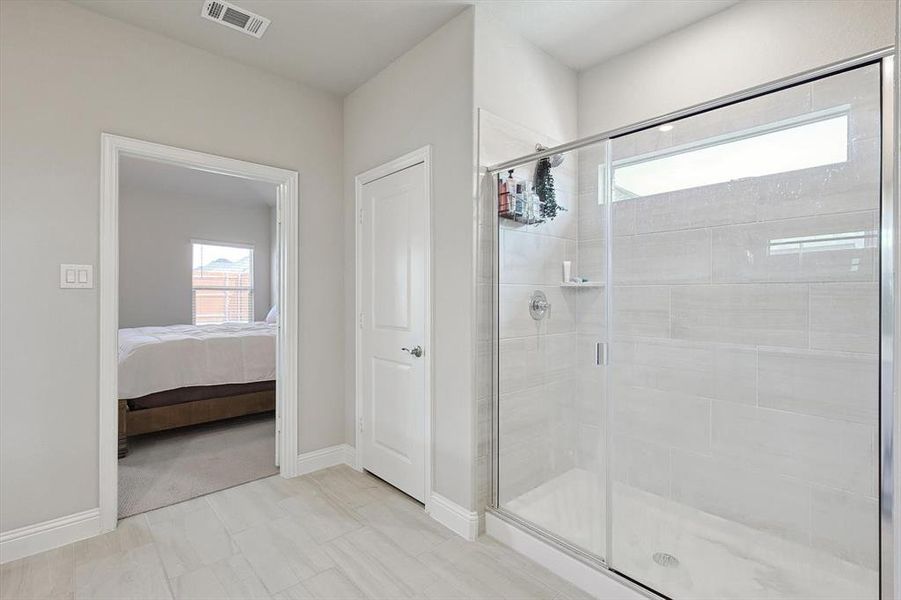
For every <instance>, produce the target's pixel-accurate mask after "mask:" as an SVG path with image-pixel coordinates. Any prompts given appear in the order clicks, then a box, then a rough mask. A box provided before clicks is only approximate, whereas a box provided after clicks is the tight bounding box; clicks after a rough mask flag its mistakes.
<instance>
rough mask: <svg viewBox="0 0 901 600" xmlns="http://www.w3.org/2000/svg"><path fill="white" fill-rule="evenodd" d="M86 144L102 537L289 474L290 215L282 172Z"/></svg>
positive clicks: (293, 254) (294, 254)
mask: <svg viewBox="0 0 901 600" xmlns="http://www.w3.org/2000/svg"><path fill="white" fill-rule="evenodd" d="M101 142H102V143H101V150H102V152H101V198H100V262H99V282H100V285H99V292H100V379H99V389H100V423H99V425H100V440H99V442H100V444H99V449H100V481H99V494H100V521H101V530H103V531H109V530H112V529H115V528H116V523H117V521H118V519H119V518H121V517H124V516H128V515H132V514H137V513H141V512H144V511H147V510H152V509H154V508H159V507H162V506H165V505H168V504H172V503H176V502H182V501H184V500H187V499H190V498H193V497H196V496H201V495H206V494H215V493H216V492H217V491H220V490H225V491H222V492H221V494H225V495H227V494H229V493H230V492H228V491H227V490H228V489H230V488H232V487H234V486H237V485H240V484H242V483H245V482H248V481H251V480H254V479H258V478H261V477H267V476H270V475H272V474H275V473H278V474H280V475H281V476H282V477H293V476H294V475H295V474H296V472H297V462H298V458H297V430H298V397H297V378H298V370H299V369H298V367H299V365H298V362H297V356H298V352H297V346H298V332H297V315H298V310H297V307H298V287H299V285H298V279H299V265H298V248H299V237H298V233H299V224H298V219H299V212H298V193H297V183H298V174H297V172H295V171H288V170H285V169H280V168H277V167H269V166H266V165H261V164H256V163H249V162H245V161H241V160H236V159H231V158H226V157H222V156H215V155H210V154H204V153H200V152H195V151H191V150H186V149H181V148H175V147H171V146H164V145H161V144H156V143H152V142H146V141H143V140H136V139H131V138H125V137H120V136H115V135H111V134H102V136H101ZM221 494H220V495H221ZM211 500H212V497H211ZM223 501H227V498H223Z"/></svg>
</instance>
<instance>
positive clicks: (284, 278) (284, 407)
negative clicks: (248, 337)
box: [98, 133, 300, 533]
mask: <svg viewBox="0 0 901 600" xmlns="http://www.w3.org/2000/svg"><path fill="white" fill-rule="evenodd" d="M121 156H131V157H138V158H144V159H148V160H155V161H159V162H165V163H169V164H173V165H178V166H182V167H186V168H191V169H197V170H201V171H207V172H210V173H219V174H223V175H231V176H235V177H241V178H245V179H253V180H256V181H266V182H269V183H273V184H275V185H276V195H277V199H276V207H277V209H276V212H277V220H278V228H279V229H278V269H279V289H278V306H279V331H278V352H277V360H278V363H277V366H276V378H277V386H276V394H277V402H278V411H277V412H278V417H277V420H278V422H279V434H278V444H279V448H278V451H277V455H276V456H277V458H276V460H277V461H278V464H279V472H280V475H281V476H282V477H285V478H290V477H294V476H296V475H297V468H298V467H297V460H296V458H297V448H298V412H299V398H298V394H297V387H298V386H297V382H298V378H299V373H298V367H299V362H298V358H297V357H298V354H299V327H298V324H297V319H298V315H299V278H300V260H299V259H300V254H299V248H300V239H299V233H300V228H299V219H300V210H299V208H300V207H299V197H298V174H297V172H296V171H289V170H286V169H280V168H277V167H271V166H267V165H261V164H256V163H250V162H247V161H243V160H238V159H233V158H227V157H223V156H216V155H212V154H205V153H203V152H196V151H193V150H186V149H183V148H176V147H174V146H166V145H163V144H157V143H154V142H149V141H145V140H138V139H133V138H126V137H122V136H117V135H112V134H109V133H103V134H101V172H100V256H99V275H100V277H99V286H98V293H99V296H100V327H99V329H100V335H99V338H100V344H99V346H100V347H99V397H100V407H99V431H100V435H99V466H100V473H99V490H98V493H99V507H98V512H99V531H98V533H103V532H106V531H112V530H113V529H115V528H116V523H117V509H118V474H117V473H118V458H117V443H118V441H117V440H118V407H117V400H118V367H117V365H118V343H117V338H118V330H119V283H118V282H119V260H118V257H119V224H118V223H119V220H118V213H119V159H120V157H121Z"/></svg>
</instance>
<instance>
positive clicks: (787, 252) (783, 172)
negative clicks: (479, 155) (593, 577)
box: [481, 54, 894, 599]
mask: <svg viewBox="0 0 901 600" xmlns="http://www.w3.org/2000/svg"><path fill="white" fill-rule="evenodd" d="M890 60H891V59H890V58H883V55H881V54H880V55H873V56H870V57H867V58H866V59H860V60H858V61H854V62H849V63H846V64H844V65H840V66H836V67H834V68H830V69H828V70H822V71H820V72H817V73H813V74H810V75H808V76H804V77H798V78H794V79H793V80H790V81H789V80H787V81H785V82H782V83H780V84H773V85H772V86H768V87H767V88H761V89H760V90H757V91H755V92H754V93H749V94H744V95H741V96H738V97H735V98H732V99H730V100H729V101H722V102H718V103H716V104H712V105H710V106H707V107H701V108H699V109H697V110H694V111H686V112H685V113H683V114H680V115H678V116H673V117H671V118H668V119H666V120H656V121H654V122H649V123H646V124H643V125H641V126H636V127H634V128H629V129H624V130H622V131H620V132H618V133H616V134H614V135H610V136H607V137H600V136H599V137H596V138H593V139H591V140H586V141H584V142H576V143H572V144H567V145H566V146H564V147H560V148H557V149H552V150H551V152H555V153H560V154H563V157H564V158H565V160H563V161H562V163H557V166H554V167H552V174H553V178H552V185H553V190H554V195H555V200H556V203H557V204H558V205H559V206H560V207H563V208H564V209H565V210H560V211H559V212H557V214H556V216H554V218H553V219H549V218H541V210H540V207H541V204H542V201H543V197H542V196H541V194H538V193H537V192H533V191H532V190H533V187H534V188H535V189H536V190H537V189H538V187H537V186H535V183H534V177H535V173H536V161H537V160H538V159H540V158H542V157H543V156H544V155H541V154H537V155H532V156H529V157H525V158H524V159H522V160H517V161H510V162H509V163H505V164H502V165H497V166H496V167H495V168H493V169H491V170H490V171H489V173H488V177H489V178H490V181H491V185H488V186H483V187H484V188H485V189H487V190H489V191H487V192H486V198H483V202H482V215H481V218H482V224H483V229H482V231H483V234H484V235H483V238H482V248H483V251H485V252H491V251H493V252H494V253H495V254H494V256H495V258H496V260H495V261H494V262H493V267H492V269H493V273H492V274H491V277H490V278H488V279H489V280H490V285H491V291H492V294H491V295H492V296H493V297H492V298H490V299H488V298H486V299H485V301H486V303H490V304H491V306H492V311H493V317H494V319H493V320H494V324H493V325H494V336H493V338H492V340H491V348H492V352H491V353H490V354H491V362H492V363H493V364H492V375H493V377H492V383H493V386H494V389H493V394H492V400H493V416H492V419H491V445H492V449H491V458H490V467H491V469H490V470H491V473H492V476H491V483H490V488H489V492H490V499H489V504H490V505H491V506H492V508H493V511H494V513H495V515H497V516H499V517H500V518H503V519H505V520H507V521H509V522H512V523H515V524H517V525H519V526H523V527H525V528H527V529H530V530H531V531H532V532H534V533H536V534H537V535H539V536H543V537H544V538H545V539H546V540H547V541H550V542H552V543H553V544H556V545H557V546H559V547H560V548H561V549H563V550H564V551H566V552H568V553H570V554H572V555H575V556H577V557H579V558H582V559H583V560H586V561H588V562H594V563H596V564H597V566H598V568H607V569H610V570H611V571H614V572H615V573H617V574H621V575H623V576H625V577H627V578H629V579H631V580H633V581H635V582H638V583H639V584H641V585H642V586H645V587H646V588H647V589H649V590H653V591H655V592H657V593H659V594H662V595H665V596H668V597H672V598H675V599H680V598H709V599H720V598H791V599H801V598H804V599H809V598H842V599H846V598H866V599H876V598H879V597H880V594H881V593H882V595H883V597H888V596H887V595H886V590H887V589H888V588H887V586H889V585H890V583H891V582H890V581H882V582H881V581H880V558H881V557H882V559H886V556H885V554H886V553H887V549H886V548H887V547H888V544H886V543H885V542H886V541H887V540H886V539H885V536H886V535H888V534H887V532H885V531H882V530H881V528H882V527H884V526H885V525H886V522H885V521H887V520H888V519H890V517H891V513H890V509H889V507H888V506H886V503H887V499H886V498H885V497H883V498H882V503H880V493H882V494H890V490H887V489H885V488H884V483H885V477H883V476H881V474H880V468H888V469H890V467H891V465H890V464H886V463H887V462H888V461H889V459H890V455H889V454H888V453H887V451H888V444H889V442H890V438H891V412H890V406H891V397H890V396H888V397H886V394H890V393H891V390H890V389H886V386H887V385H889V384H890V380H889V381H883V386H882V388H883V389H882V396H881V394H880V372H881V371H880V368H881V367H880V352H881V351H882V358H883V360H884V362H885V363H886V365H887V366H885V365H883V367H882V368H883V369H885V368H889V369H890V368H891V356H890V354H888V355H887V354H886V353H887V349H886V348H887V346H885V347H883V349H882V350H881V347H880V343H881V341H884V340H885V339H886V336H888V332H889V331H890V325H889V328H888V329H885V324H886V321H888V322H889V323H890V317H891V314H892V312H893V310H894V309H893V308H892V305H891V303H892V297H891V289H888V288H887V287H886V286H885V285H881V282H884V281H886V277H887V275H888V274H889V273H888V271H889V270H890V265H891V262H890V261H882V260H881V252H883V251H884V245H885V242H886V240H885V237H886V236H885V235H884V234H883V233H882V232H881V231H880V227H881V226H884V225H885V224H886V221H889V224H890V217H891V216H892V215H891V210H892V209H891V202H890V196H889V194H890V186H891V181H890V179H889V173H890V169H889V168H887V167H886V166H885V164H884V163H886V162H887V161H889V160H890V159H891V158H890V156H888V154H890V149H891V139H890V133H889V132H890V127H889V126H890V118H891V115H890V110H891V102H890V100H891V96H890V94H891V92H890V90H891V81H890V77H891V66H890ZM542 185H543V186H544V188H546V187H547V182H544V183H543V184H542ZM544 193H545V194H546V193H547V192H546V191H545V192H544ZM488 195H490V196H491V197H490V199H488V198H487V197H488ZM529 202H532V203H534V204H535V208H534V210H533V211H532V212H531V213H528V214H532V215H537V216H536V217H535V218H529V219H524V218H522V215H523V214H527V213H526V212H518V211H520V210H522V211H526V209H527V203H529ZM486 207H487V210H490V214H487V213H486V212H485V211H486ZM520 207H525V208H522V209H520ZM489 225H490V226H489ZM486 240H488V241H489V242H491V243H487V242H486ZM565 263H566V265H565V266H564V264H565ZM886 263H887V264H886ZM486 264H491V263H490V261H487V262H486ZM883 267H884V269H883ZM564 271H565V275H564ZM489 300H490V302H489ZM881 326H882V327H883V328H884V331H883V332H882V333H881V330H880V327H881ZM487 362H488V361H487V360H486V364H487ZM886 421H887V423H886ZM881 424H882V425H883V426H884V429H882V430H881V429H880V425H881ZM880 452H882V457H881V455H880ZM889 500H890V497H889ZM880 504H881V505H882V510H883V513H882V515H881V514H880ZM889 504H890V503H889ZM881 538H882V546H881V545H880V540H881ZM881 586H885V587H881Z"/></svg>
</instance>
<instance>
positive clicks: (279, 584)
mask: <svg viewBox="0 0 901 600" xmlns="http://www.w3.org/2000/svg"><path fill="white" fill-rule="evenodd" d="M0 598H2V599H3V600H25V599H41V600H47V599H56V598H85V599H87V598H90V599H105V598H109V599H116V600H125V599H130V598H150V599H158V598H179V599H200V598H203V599H217V600H218V599H226V598H253V599H272V600H290V599H308V598H331V599H339V598H341V599H344V598H434V599H456V598H507V599H521V598H529V599H532V598H534V599H547V600H556V599H561V600H562V599H571V600H576V599H580V600H581V599H584V598H588V596H587V595H586V594H584V593H583V592H581V591H579V590H578V589H576V588H575V587H573V586H572V585H570V584H568V583H567V582H565V581H563V580H561V579H559V578H558V577H556V576H554V575H553V574H551V573H550V572H549V571H546V570H545V569H543V568H541V567H539V566H538V565H536V564H535V563H533V562H531V561H529V560H528V559H526V558H524V557H522V556H521V555H519V554H516V553H515V552H513V551H511V550H509V549H507V548H505V547H503V546H501V545H499V544H498V543H496V542H494V541H493V540H491V539H489V538H481V539H480V540H479V541H477V542H467V541H465V540H463V539H461V538H459V537H457V536H455V535H454V534H453V533H451V532H450V531H449V530H447V529H445V528H444V527H442V526H441V525H439V524H438V523H437V522H435V521H433V520H432V519H431V518H430V517H429V516H428V515H426V514H425V513H424V512H423V510H422V507H421V506H420V505H418V504H416V503H415V502H413V501H412V500H410V499H409V498H407V497H406V496H404V495H403V494H401V493H399V492H398V491H396V490H395V489H393V488H391V487H390V486H388V485H387V484H385V483H383V482H381V481H380V480H378V479H376V478H374V477H371V476H369V475H365V474H361V473H358V472H356V471H354V470H353V469H350V468H348V467H344V466H340V467H333V468H330V469H325V470H323V471H319V472H317V473H313V474H310V475H305V476H303V477H297V478H295V479H290V480H285V479H281V478H279V477H269V478H266V479H261V480H258V481H254V482H251V483H247V484H244V485H241V486H238V487H235V488H231V489H228V490H223V491H221V492H217V493H215V494H211V495H209V496H203V497H200V498H195V499H193V500H188V501H186V502H182V503H180V504H175V505H172V506H168V507H166V508H161V509H158V510H155V511H152V512H149V513H144V514H140V515H136V516H134V517H129V518H127V519H124V520H122V521H121V522H120V523H119V528H118V529H117V530H116V531H114V532H111V533H108V534H106V535H103V536H99V537H95V538H92V539H89V540H84V541H82V542H78V543H75V544H71V545H68V546H65V547H62V548H58V549H56V550H51V551H49V552H45V553H43V554H39V555H36V556H32V557H29V558H25V559H22V560H18V561H15V562H11V563H7V564H5V565H3V566H2V567H0Z"/></svg>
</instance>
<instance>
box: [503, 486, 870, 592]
mask: <svg viewBox="0 0 901 600" xmlns="http://www.w3.org/2000/svg"><path fill="white" fill-rule="evenodd" d="M604 486H605V483H604V480H603V478H602V477H599V476H598V475H595V474H594V473H591V472H590V471H586V470H584V469H572V470H570V471H567V472H565V473H563V474H561V475H559V476H557V477H555V478H554V479H551V480H549V481H547V482H545V483H544V484H542V485H540V486H538V487H536V488H533V489H532V490H529V491H528V492H526V493H524V494H522V495H520V496H518V497H516V498H514V499H513V500H510V501H508V502H507V503H505V504H504V508H505V509H507V510H508V511H510V512H513V513H514V514H516V515H518V516H519V517H521V518H524V519H526V520H528V521H530V522H532V523H534V524H535V525H538V526H539V527H542V528H544V529H546V530H548V531H551V532H553V533H555V534H556V535H558V536H559V537H561V538H563V539H566V540H567V541H569V542H570V543H573V544H575V545H577V546H579V547H581V548H583V549H585V550H587V551H589V552H591V553H593V554H596V555H598V556H601V557H603V556H604V555H605V552H606V535H607V531H606V522H605V517H606V512H607V511H606V510H605V506H606V494H605V487H604ZM613 503H614V507H615V510H614V515H615V516H614V522H613V532H612V533H613V539H614V542H613V553H614V555H613V565H614V566H615V568H616V569H617V570H618V571H620V572H621V573H624V574H626V575H628V576H629V577H631V578H633V579H635V580H637V581H640V582H641V583H643V584H645V585H647V586H649V587H651V588H653V589H656V590H658V591H659V592H661V593H663V594H665V595H667V596H670V597H672V598H675V599H676V600H679V599H681V598H692V599H695V598H705V599H711V600H713V599H716V600H720V599H723V598H736V599H738V598H741V599H757V598H766V599H792V600H799V599H804V600H808V599H832V600H856V599H861V600H875V599H876V598H878V597H879V595H878V585H879V578H878V572H877V571H876V569H875V568H867V567H864V566H861V565H858V564H855V563H852V562H849V561H846V560H843V559H842V558H840V557H838V556H836V555H835V554H832V553H830V552H827V551H825V550H821V549H819V548H814V547H812V546H810V545H807V544H803V543H799V542H795V541H790V540H787V539H785V538H784V537H782V536H779V535H777V534H776V533H774V532H771V531H763V530H760V529H754V528H751V527H748V526H746V525H743V524H740V523H737V522H735V521H730V520H728V519H724V518H721V517H718V516H715V515H712V514H710V513H706V512H703V511H701V510H698V509H695V508H692V507H689V506H686V505H685V504H681V503H678V502H675V501H673V500H670V499H667V498H663V497H661V496H658V495H655V494H650V493H648V492H645V491H642V490H638V489H636V488H634V487H631V486H628V485H625V484H623V483H615V484H614V494H613ZM655 555H656V558H655ZM661 555H663V556H661ZM664 557H672V558H673V559H675V560H670V559H669V558H664Z"/></svg>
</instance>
